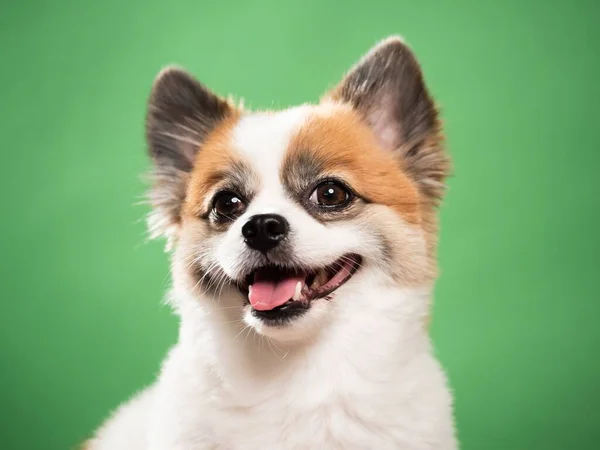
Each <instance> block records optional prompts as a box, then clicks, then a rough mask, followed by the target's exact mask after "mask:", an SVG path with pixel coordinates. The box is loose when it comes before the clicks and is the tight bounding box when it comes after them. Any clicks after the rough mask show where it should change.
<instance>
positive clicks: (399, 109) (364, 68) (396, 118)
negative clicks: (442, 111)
mask: <svg viewBox="0 0 600 450" xmlns="http://www.w3.org/2000/svg"><path fill="white" fill-rule="evenodd" d="M324 100H334V101H339V102H344V103H348V104H350V105H352V106H353V107H354V108H355V110H357V111H358V112H359V113H360V114H361V116H362V117H363V119H364V120H365V121H366V123H367V124H368V125H369V126H370V127H371V129H372V130H373V132H374V133H375V135H376V136H377V138H378V139H379V142H380V143H381V145H382V146H383V147H384V148H386V149H388V150H390V151H393V152H395V153H396V154H397V155H398V157H399V158H400V160H401V161H402V164H403V167H404V168H405V169H406V170H407V171H408V172H409V174H410V175H411V176H412V177H413V179H414V180H415V181H416V182H417V183H418V185H419V188H420V190H421V192H422V194H423V195H424V196H425V198H427V199H428V200H430V201H432V202H433V203H437V202H439V200H440V199H441V197H442V195H443V192H444V179H445V177H446V175H447V173H448V171H449V168H450V163H449V159H448V157H447V156H446V154H445V152H444V149H443V145H442V144H443V137H442V132H441V125H440V123H439V120H438V113H437V109H436V107H435V104H434V102H433V100H432V99H431V97H430V95H429V93H428V92H427V88H426V87H425V82H424V80H423V74H422V72H421V68H420V66H419V63H418V62H417V60H416V58H415V56H414V55H413V53H412V51H411V50H410V48H409V47H408V46H407V45H406V44H405V43H404V42H403V40H402V39H401V38H400V37H397V36H392V37H389V38H387V39H385V40H383V41H381V42H380V43H379V44H377V45H376V46H375V47H373V48H372V49H371V50H370V51H369V52H368V53H367V54H366V55H365V56H364V57H363V58H362V59H361V60H360V61H359V62H358V63H357V64H356V65H355V66H354V67H353V68H352V69H351V70H350V71H349V72H348V74H347V75H346V76H345V77H344V79H343V80H342V82H341V83H340V84H339V85H338V86H337V87H336V88H335V89H333V91H331V92H330V93H329V94H327V95H326V96H325V98H324Z"/></svg>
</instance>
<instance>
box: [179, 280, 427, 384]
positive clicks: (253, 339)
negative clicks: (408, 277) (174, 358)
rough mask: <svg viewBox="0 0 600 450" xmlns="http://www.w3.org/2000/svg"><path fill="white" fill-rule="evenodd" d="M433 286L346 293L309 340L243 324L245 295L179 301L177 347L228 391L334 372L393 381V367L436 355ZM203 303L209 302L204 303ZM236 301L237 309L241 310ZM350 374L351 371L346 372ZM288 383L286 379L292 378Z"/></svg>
mask: <svg viewBox="0 0 600 450" xmlns="http://www.w3.org/2000/svg"><path fill="white" fill-rule="evenodd" d="M430 294H431V286H423V287H418V288H399V287H381V286H379V287H373V286H370V288H369V286H368V285H366V286H365V287H364V292H345V293H344V295H341V294H340V295H339V296H338V297H336V298H335V299H334V300H333V301H334V302H336V304H335V305H332V306H335V309H334V310H332V311H329V313H330V316H331V318H330V319H331V320H329V321H328V322H327V323H326V324H324V326H323V327H322V329H320V330H319V331H318V332H317V333H314V334H313V335H310V336H307V337H306V338H305V339H299V340H295V341H291V342H290V341H279V340H275V339H270V338H266V337H265V336H262V335H259V334H258V333H256V331H255V330H253V329H252V328H250V327H247V326H245V324H243V322H242V321H241V315H240V309H241V308H240V306H239V295H238V296H234V295H232V296H231V297H230V296H229V295H227V294H226V293H224V294H223V295H222V296H221V298H220V299H219V301H218V302H217V301H216V300H215V299H191V298H187V299H185V301H183V302H181V306H180V308H178V309H179V313H180V315H181V329H180V342H179V345H181V346H185V347H186V348H187V350H186V353H188V352H189V354H193V355H196V356H197V358H198V359H197V361H198V364H204V365H205V364H209V365H210V366H211V367H212V370H213V371H214V372H216V373H218V377H219V378H220V379H221V380H223V381H224V382H226V383H227V384H228V385H229V386H235V387H237V388H238V389H242V390H243V391H252V390H256V387H257V386H265V384H266V383H277V382H282V381H283V382H288V381H293V380H294V379H295V378H297V377H299V376H300V377H304V380H302V381H303V382H307V383H311V379H312V378H314V382H315V383H321V382H323V379H335V378H336V377H335V376H332V375H333V372H338V373H347V374H348V373H355V374H356V373H358V374H360V373H361V372H366V373H365V374H363V375H364V376H362V379H368V378H369V377H373V378H374V379H373V381H374V382H381V380H379V377H382V376H383V377H390V376H394V373H395V370H399V369H401V367H402V366H403V365H405V364H407V363H408V362H410V361H411V360H412V359H413V358H415V357H418V356H419V355H422V354H423V353H424V352H429V351H430V341H429V337H428V334H427V330H426V328H425V327H424V325H423V322H424V319H425V317H426V316H427V314H428V309H429V298H430ZM199 302H204V303H202V304H200V303H199ZM236 304H237V308H236ZM345 369H350V370H345ZM286 379H287V380H288V381H286Z"/></svg>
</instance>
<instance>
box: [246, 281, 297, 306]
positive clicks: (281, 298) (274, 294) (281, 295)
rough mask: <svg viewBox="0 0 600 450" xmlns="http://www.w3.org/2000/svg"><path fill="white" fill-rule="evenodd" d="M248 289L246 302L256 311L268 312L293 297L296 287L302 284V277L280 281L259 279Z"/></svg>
mask: <svg viewBox="0 0 600 450" xmlns="http://www.w3.org/2000/svg"><path fill="white" fill-rule="evenodd" d="M257 278H258V279H257V280H256V281H255V282H254V283H253V284H252V286H251V287H250V293H249V295H248V300H250V304H251V305H252V307H253V308H254V309H256V310H257V311H270V310H271V309H274V308H277V307H278V306H281V305H283V304H284V303H285V302H287V301H288V300H290V299H291V298H292V297H293V296H294V291H295V290H296V285H297V284H298V283H302V284H304V277H303V276H299V275H298V276H291V277H288V278H284V279H283V280H280V281H273V280H261V279H260V278H259V277H257Z"/></svg>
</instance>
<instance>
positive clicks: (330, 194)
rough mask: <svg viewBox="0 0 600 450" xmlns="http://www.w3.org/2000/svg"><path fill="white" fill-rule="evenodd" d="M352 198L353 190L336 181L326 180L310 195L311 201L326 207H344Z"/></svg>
mask: <svg viewBox="0 0 600 450" xmlns="http://www.w3.org/2000/svg"><path fill="white" fill-rule="evenodd" d="M350 200H352V194H351V192H350V191H349V190H348V189H347V188H346V187H345V186H343V185H342V184H340V183H338V182H336V181H325V182H323V183H321V184H320V185H318V186H317V187H316V188H315V190H314V191H313V192H312V194H311V195H310V201H311V202H312V203H314V204H315V205H318V206H323V207H325V208H333V207H343V206H346V205H347V204H348V203H349V202H350Z"/></svg>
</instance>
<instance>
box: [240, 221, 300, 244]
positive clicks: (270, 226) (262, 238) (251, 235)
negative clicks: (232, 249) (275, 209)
mask: <svg viewBox="0 0 600 450" xmlns="http://www.w3.org/2000/svg"><path fill="white" fill-rule="evenodd" d="M289 229H290V224H289V223H288V221H287V220H285V218H283V217H282V216H280V215H279V214H259V215H256V216H252V217H250V219H249V220H248V222H246V223H245V224H244V226H243V227H242V236H244V239H245V241H246V244H247V245H248V247H250V248H253V249H255V250H258V251H259V252H262V253H266V252H268V251H269V250H271V249H272V248H274V247H276V246H277V244H279V243H280V242H281V241H282V240H283V239H284V238H285V237H286V236H287V234H288V231H289Z"/></svg>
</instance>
